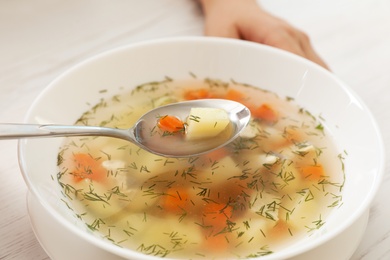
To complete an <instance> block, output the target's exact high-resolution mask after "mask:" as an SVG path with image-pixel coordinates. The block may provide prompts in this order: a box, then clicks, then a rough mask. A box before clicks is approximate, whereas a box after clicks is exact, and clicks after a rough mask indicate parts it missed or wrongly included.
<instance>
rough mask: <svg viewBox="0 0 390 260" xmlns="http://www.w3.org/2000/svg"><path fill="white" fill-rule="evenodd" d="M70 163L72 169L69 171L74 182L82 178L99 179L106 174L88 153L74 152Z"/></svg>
mask: <svg viewBox="0 0 390 260" xmlns="http://www.w3.org/2000/svg"><path fill="white" fill-rule="evenodd" d="M72 163H73V169H72V170H71V173H72V175H73V177H74V180H75V181H76V182H79V181H82V180H84V179H90V180H94V181H101V180H102V179H103V178H104V176H106V173H107V171H106V170H105V169H104V167H103V166H102V165H101V163H100V162H98V161H97V160H95V159H94V158H93V157H92V156H91V155H90V154H85V153H76V154H74V155H73V162H72Z"/></svg>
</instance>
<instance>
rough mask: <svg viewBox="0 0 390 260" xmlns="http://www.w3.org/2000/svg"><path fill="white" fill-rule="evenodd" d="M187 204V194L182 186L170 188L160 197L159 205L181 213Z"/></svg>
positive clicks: (188, 203)
mask: <svg viewBox="0 0 390 260" xmlns="http://www.w3.org/2000/svg"><path fill="white" fill-rule="evenodd" d="M189 205H190V201H189V194H188V192H187V191H186V190H185V189H183V188H170V189H169V190H168V191H167V192H166V195H165V196H163V197H162V202H161V207H162V208H163V209H164V210H166V211H169V212H172V213H181V212H183V210H186V209H187V208H188V206H189Z"/></svg>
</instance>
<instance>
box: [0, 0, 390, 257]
mask: <svg viewBox="0 0 390 260" xmlns="http://www.w3.org/2000/svg"><path fill="white" fill-rule="evenodd" d="M259 2H260V3H261V4H263V6H264V7H265V8H267V9H268V10H269V11H270V12H273V13H275V14H277V15H279V16H281V17H283V18H285V19H286V20H288V21H290V22H291V23H293V24H295V25H296V26H298V27H299V28H301V29H303V30H304V31H306V32H307V33H308V34H309V36H310V37H311V39H312V43H313V45H314V46H315V48H316V49H317V51H318V52H319V53H320V55H321V56H322V57H323V58H324V59H325V60H326V62H327V63H328V64H329V65H330V67H331V69H332V71H333V72H334V73H335V74H336V75H337V76H338V77H339V78H340V79H341V80H343V81H344V82H346V83H347V84H348V85H349V86H351V87H352V88H353V89H354V91H355V92H356V93H357V94H358V95H359V96H360V97H361V98H362V99H363V101H364V102H365V103H366V104H367V106H368V107H369V108H370V110H371V111H372V113H373V115H374V117H375V118H376V120H377V121H378V124H379V126H380V128H381V131H382V134H383V140H384V142H385V146H386V149H388V148H390V1H388V0H337V1H336V0H295V1H292V0H262V1H259ZM202 30H203V17H202V13H201V10H200V8H199V6H198V4H197V2H196V1H195V0H142V1H139V0H114V1H105V0H81V1H80V0H67V1H61V0H51V1H49V0H34V1H28V0H12V1H11V0H0V122H18V123H21V122H23V121H24V117H25V115H26V113H27V111H28V109H29V107H30V106H31V104H32V102H33V101H34V99H35V98H36V97H37V96H38V94H39V93H40V92H41V91H42V90H43V89H44V88H45V87H46V86H47V85H48V84H49V83H50V82H51V81H53V80H54V79H55V78H56V77H58V76H59V75H60V74H61V73H63V72H64V71H66V70H67V69H69V68H71V67H72V66H74V65H75V64H77V63H79V62H81V61H83V60H84V59H86V58H89V57H91V56H93V55H95V54H98V53H101V52H103V51H106V50H109V49H112V48H115V47H119V46H122V45H126V44H129V43H133V42H138V41H142V40H149V39H155V38H162V37H172V36H184V35H202ZM388 156H389V155H387V157H386V158H387V161H388V158H389V157H388ZM26 193H27V187H26V185H25V183H24V180H23V177H22V175H21V173H20V170H19V166H18V158H17V141H15V140H10V141H1V143H0V259H48V256H47V254H46V253H45V251H44V250H43V249H42V247H41V245H40V244H39V242H38V241H37V239H36V238H35V236H34V233H33V231H32V228H31V225H30V220H29V215H28V212H27V206H26ZM389 199H390V169H389V167H388V166H387V167H386V169H385V176H384V179H383V183H382V186H381V187H380V190H379V192H378V194H377V196H376V197H375V199H374V201H373V203H372V206H371V208H370V217H369V222H368V226H367V229H366V232H365V234H364V237H363V239H362V241H361V243H360V245H359V247H358V248H357V250H356V252H355V253H354V255H353V256H352V258H351V259H353V260H356V259H367V260H372V259H383V260H384V259H390V223H389V220H390V204H389V202H388V201H389ZM347 242H348V241H346V243H347Z"/></svg>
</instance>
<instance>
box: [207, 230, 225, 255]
mask: <svg viewBox="0 0 390 260" xmlns="http://www.w3.org/2000/svg"><path fill="white" fill-rule="evenodd" d="M204 244H205V247H206V248H208V249H209V250H210V251H212V252H223V251H225V250H226V249H228V247H229V242H228V240H227V239H226V237H225V236H224V234H219V235H211V236H209V237H207V238H206V240H205V242H204Z"/></svg>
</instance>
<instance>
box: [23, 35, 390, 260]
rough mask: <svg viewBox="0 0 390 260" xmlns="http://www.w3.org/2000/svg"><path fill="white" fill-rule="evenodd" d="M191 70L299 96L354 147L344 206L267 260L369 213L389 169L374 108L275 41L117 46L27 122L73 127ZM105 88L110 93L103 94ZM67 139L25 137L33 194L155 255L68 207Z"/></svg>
mask: <svg viewBox="0 0 390 260" xmlns="http://www.w3.org/2000/svg"><path fill="white" fill-rule="evenodd" d="M190 72H191V73H195V74H196V75H197V76H198V77H199V78H205V77H212V78H218V79H222V80H230V79H234V80H236V81H238V82H245V83H248V84H251V85H255V86H259V87H262V88H266V89H269V90H271V91H273V92H276V93H278V94H279V95H281V96H289V97H293V98H294V99H295V101H296V102H297V103H298V104H299V105H301V106H303V107H305V108H306V109H307V110H309V111H310V112H312V113H313V114H320V115H321V116H322V117H323V118H325V119H326V127H327V130H328V131H329V132H330V133H331V135H332V137H333V138H334V139H335V142H336V143H337V145H338V148H340V149H343V150H345V151H347V152H348V155H347V156H346V158H345V160H344V164H345V175H346V183H345V187H344V190H343V205H342V206H341V207H340V208H338V209H337V210H336V211H335V212H334V213H332V215H331V217H330V218H329V219H328V220H327V224H326V226H325V227H324V228H323V229H321V232H320V233H319V234H317V235H316V236H313V237H312V238H311V239H310V240H306V241H305V243H298V244H297V245H296V246H294V247H292V248H287V249H285V250H282V251H279V252H276V253H274V254H271V255H268V256H264V257H261V259H283V258H288V257H292V256H296V255H299V254H300V253H303V252H306V251H308V250H310V249H313V248H314V247H317V246H319V245H321V244H323V243H325V242H326V241H328V240H330V239H332V238H334V237H335V236H336V235H338V234H340V233H341V232H342V231H344V230H345V229H346V228H347V227H349V226H350V225H351V224H353V223H354V222H355V221H356V220H357V219H358V218H359V217H360V216H361V215H362V214H363V213H364V212H366V210H367V209H368V207H369V205H370V203H371V201H372V199H373V197H374V195H375V193H376V192H377V189H378V186H379V185H380V182H381V180H382V175H383V169H384V148H383V142H382V139H381V135H380V132H379V129H378V126H377V124H376V122H375V120H374V118H373V117H372V115H371V113H370V111H369V110H368V109H367V107H366V106H365V105H364V104H363V102H362V101H361V100H360V98H359V97H358V96H356V94H355V93H354V92H353V91H352V90H351V89H350V88H349V87H348V86H346V85H345V84H343V83H342V82H341V81H340V80H338V79H337V78H336V77H335V76H334V75H333V74H331V73H330V72H328V71H326V70H324V69H323V68H321V67H319V66H317V65H315V64H313V63H312V62H309V61H307V60H305V59H303V58H300V57H298V56H295V55H293V54H290V53H287V52H284V51H281V50H278V49H274V48H271V47H268V46H263V45H259V44H255V43H250V42H244V41H238V40H229V39H219V38H206V37H184V38H170V39H162V40H154V41H149V42H143V43H138V44H133V45H129V46H125V47H122V48H118V49H115V50H112V51H109V52H106V53H103V54H101V55H98V56H96V57H93V58H91V59H89V60H87V61H85V62H83V63H81V64H79V65H77V66H76V67H74V68H73V69H71V70H69V71H68V72H66V73H64V74H63V75H62V76H60V77H59V78H58V79H56V80H55V81H54V82H53V83H51V84H50V85H49V86H48V87H47V88H46V89H45V91H44V92H43V93H42V94H41V95H40V96H39V97H38V98H37V100H36V101H35V102H34V104H33V105H32V107H31V109H30V110H29V112H28V115H27V118H26V122H28V123H38V124H41V123H61V124H73V123H74V122H75V121H76V120H77V119H78V118H79V117H80V115H81V114H82V112H84V111H87V110H88V109H89V108H90V106H89V105H88V104H94V103H98V101H99V100H100V99H101V98H102V97H109V96H112V95H114V94H116V93H117V92H119V87H125V88H132V87H134V86H137V85H139V84H141V83H145V82H150V81H154V80H160V79H163V78H164V77H165V76H169V77H172V78H186V77H188V76H189V73H190ZM103 89H105V90H107V92H106V93H101V90H103ZM62 141H63V140H62V138H53V139H51V138H47V139H25V140H21V141H20V143H19V160H20V167H21V170H22V173H23V176H24V179H25V182H26V183H27V185H28V187H29V190H30V192H31V193H32V194H33V195H34V196H35V197H36V198H37V199H38V200H39V201H40V202H41V203H42V205H43V206H44V207H45V208H46V209H47V211H48V212H50V214H52V217H53V218H55V219H56V220H58V221H59V222H60V223H61V225H63V226H64V227H65V228H66V229H68V230H70V232H73V234H74V235H75V236H78V237H80V238H82V239H85V240H86V241H88V242H89V243H92V244H93V245H95V246H98V247H100V248H102V249H104V250H107V251H109V252H111V253H113V254H116V255H118V256H122V257H125V258H135V259H151V258H152V257H150V256H146V255H142V254H139V253H136V252H132V251H130V250H126V249H123V248H119V247H117V246H115V245H113V244H111V243H109V242H107V241H104V240H102V239H99V238H98V237H96V236H94V235H92V234H90V233H88V232H86V228H85V225H84V224H83V223H81V222H80V221H79V220H78V219H76V218H75V217H74V215H73V213H72V212H71V211H70V210H69V209H68V208H67V207H66V205H65V203H63V201H62V195H61V193H60V190H59V188H58V186H57V183H56V181H55V180H53V178H52V176H55V175H56V173H57V171H58V170H57V166H56V163H57V153H58V149H59V146H60V144H61V142H62ZM47 228H50V227H47ZM346 243H347V242H346ZM64 246H66V245H64Z"/></svg>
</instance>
